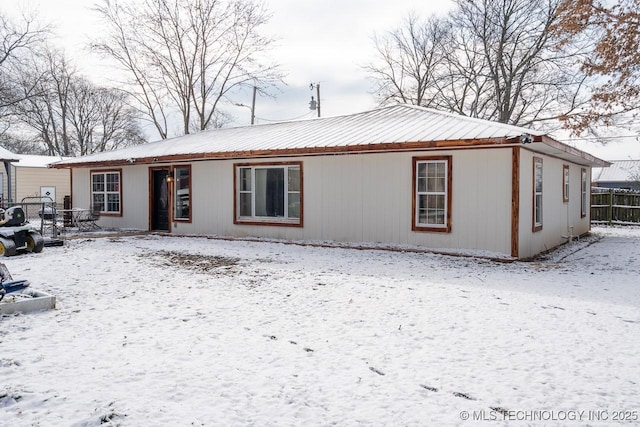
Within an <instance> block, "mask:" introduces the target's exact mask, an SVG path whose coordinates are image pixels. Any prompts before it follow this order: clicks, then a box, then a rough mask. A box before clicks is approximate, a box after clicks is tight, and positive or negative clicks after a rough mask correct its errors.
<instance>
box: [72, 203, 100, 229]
mask: <svg viewBox="0 0 640 427" xmlns="http://www.w3.org/2000/svg"><path fill="white" fill-rule="evenodd" d="M99 219H100V207H99V206H92V207H91V208H89V209H88V210H87V211H86V212H83V214H82V215H79V216H78V219H77V220H76V221H77V223H78V230H79V231H92V230H101V229H102V228H101V227H100V226H99V225H98V224H96V221H98V220H99Z"/></svg>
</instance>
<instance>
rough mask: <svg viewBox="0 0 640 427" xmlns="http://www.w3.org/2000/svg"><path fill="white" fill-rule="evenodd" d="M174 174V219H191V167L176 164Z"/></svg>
mask: <svg viewBox="0 0 640 427" xmlns="http://www.w3.org/2000/svg"><path fill="white" fill-rule="evenodd" d="M173 176H174V192H173V193H174V195H173V198H174V203H173V204H174V210H173V219H174V220H175V221H190V220H191V167H190V166H176V167H175V168H173Z"/></svg>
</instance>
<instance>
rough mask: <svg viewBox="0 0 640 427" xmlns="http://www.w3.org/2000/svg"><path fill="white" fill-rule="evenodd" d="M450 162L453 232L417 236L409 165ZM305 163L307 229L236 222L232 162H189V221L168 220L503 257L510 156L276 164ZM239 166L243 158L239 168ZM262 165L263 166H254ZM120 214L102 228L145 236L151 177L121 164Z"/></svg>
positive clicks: (221, 231)
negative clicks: (440, 160)
mask: <svg viewBox="0 0 640 427" xmlns="http://www.w3.org/2000/svg"><path fill="white" fill-rule="evenodd" d="M442 155H450V156H452V177H453V184H452V189H451V191H452V196H453V198H452V229H451V232H450V233H437V232H416V231H412V229H411V221H412V212H411V210H412V198H413V194H412V177H413V171H412V167H413V164H412V159H413V157H416V156H417V157H422V156H442ZM272 161H273V162H274V163H275V162H279V161H301V162H302V168H303V181H304V187H303V190H304V212H303V215H304V217H303V220H304V227H302V228H300V227H277V226H260V225H239V224H238V225H236V224H234V223H233V203H234V194H233V175H234V163H238V162H236V161H233V160H215V161H200V162H193V163H192V164H191V165H192V170H191V173H192V193H191V194H192V200H191V204H192V222H191V223H182V222H174V223H173V224H172V231H173V232H174V233H178V234H210V235H222V236H237V237H243V236H256V237H270V238H281V239H292V240H329V241H341V242H370V243H391V244H411V245H419V246H425V247H430V248H443V249H446V248H452V249H453V248H462V249H478V250H488V251H492V252H499V253H504V254H509V252H510V241H511V240H510V215H511V170H510V169H511V149H510V148H505V149H473V150H454V151H438V152H428V153H425V152H413V153H410V152H403V153H385V154H360V155H336V156H312V157H301V158H286V159H283V158H275V159H272ZM242 162H243V163H244V162H245V161H244V160H243V161H242ZM256 163H264V159H262V160H260V161H256ZM122 171H123V201H122V203H123V216H122V217H102V218H101V219H100V222H99V223H100V225H102V226H103V227H117V228H138V229H144V230H146V229H148V218H149V211H148V192H149V178H148V176H149V169H148V167H147V166H144V165H139V166H123V167H122ZM73 183H74V200H73V204H74V207H88V206H89V200H90V197H89V194H90V193H89V170H88V169H74V176H73Z"/></svg>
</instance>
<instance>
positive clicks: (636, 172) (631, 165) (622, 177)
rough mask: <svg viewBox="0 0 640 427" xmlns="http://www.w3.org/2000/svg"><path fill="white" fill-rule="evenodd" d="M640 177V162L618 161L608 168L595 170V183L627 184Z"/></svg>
mask: <svg viewBox="0 0 640 427" xmlns="http://www.w3.org/2000/svg"><path fill="white" fill-rule="evenodd" d="M638 176H640V160H616V161H613V162H611V166H609V167H608V168H597V169H594V170H593V181H594V182H625V181H634V180H637V179H638V178H637V177H638Z"/></svg>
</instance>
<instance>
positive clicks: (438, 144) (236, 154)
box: [51, 138, 513, 169]
mask: <svg viewBox="0 0 640 427" xmlns="http://www.w3.org/2000/svg"><path fill="white" fill-rule="evenodd" d="M512 144H513V142H511V141H509V140H507V139H506V138H481V139H465V140H444V141H416V142H389V143H378V144H359V145H348V146H337V147H305V148H287V149H270V150H250V151H225V152H205V153H191V154H172V155H166V156H149V157H142V158H135V159H133V158H128V159H113V160H104V161H93V162H69V163H64V162H58V163H55V164H52V165H51V167H53V168H58V169H62V168H87V167H112V166H126V165H144V164H161V163H172V162H187V161H200V160H226V159H252V158H265V157H293V156H317V155H323V154H325V155H330V154H336V155H337V154H360V153H383V152H397V151H415V150H436V149H456V148H469V147H480V146H494V145H512Z"/></svg>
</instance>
